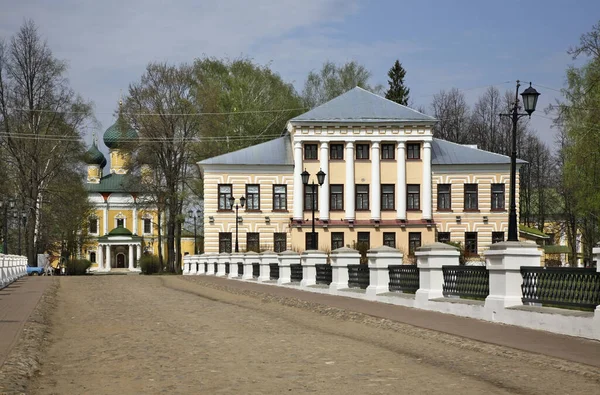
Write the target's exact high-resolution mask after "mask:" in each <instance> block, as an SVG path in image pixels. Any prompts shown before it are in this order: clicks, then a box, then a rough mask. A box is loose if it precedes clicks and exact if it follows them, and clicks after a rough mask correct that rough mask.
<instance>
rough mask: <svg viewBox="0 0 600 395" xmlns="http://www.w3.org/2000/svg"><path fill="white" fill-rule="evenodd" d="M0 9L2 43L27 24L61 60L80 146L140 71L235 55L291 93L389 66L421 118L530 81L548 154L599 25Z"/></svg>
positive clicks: (382, 72) (180, 1) (310, 5)
mask: <svg viewBox="0 0 600 395" xmlns="http://www.w3.org/2000/svg"><path fill="white" fill-rule="evenodd" d="M0 9H1V10H2V12H1V13H0V38H9V37H10V36H12V35H13V34H14V33H15V32H17V31H18V29H19V27H20V26H21V25H22V23H23V21H24V20H25V19H32V20H33V21H34V22H35V23H36V25H37V26H38V29H39V33H40V35H41V36H42V37H44V38H46V39H47V42H48V45H49V46H50V48H51V49H52V51H53V53H54V55H55V56H56V57H57V58H59V59H62V60H65V61H67V63H68V65H69V70H68V78H69V80H70V83H71V86H72V88H73V89H74V90H75V91H76V92H77V93H79V94H80V95H81V96H82V97H83V98H84V99H85V100H88V101H91V102H93V104H94V109H95V116H96V119H97V120H98V124H97V125H95V126H90V127H88V128H87V129H86V131H85V133H86V136H85V139H86V142H87V143H90V142H91V140H92V137H91V136H92V133H93V132H96V133H97V134H98V135H99V136H101V135H102V133H103V132H104V130H106V128H108V127H109V126H110V125H111V124H112V123H114V121H115V116H114V114H115V110H116V109H117V107H118V101H119V96H120V92H121V90H122V91H123V92H126V91H127V89H128V86H129V84H130V83H135V82H137V81H139V80H140V78H141V76H142V74H143V72H144V69H145V67H146V65H147V64H148V63H149V62H156V61H158V62H167V63H170V64H179V63H182V62H187V63H192V62H193V61H194V59H196V58H199V57H203V56H214V57H218V58H224V57H227V58H237V57H240V56H244V57H249V58H251V59H253V60H254V61H255V62H257V63H259V64H269V65H270V67H271V69H272V70H274V71H275V72H277V73H279V74H280V75H281V77H282V78H283V79H284V80H285V81H288V82H291V83H293V85H294V86H295V87H296V89H297V90H298V91H299V92H301V90H302V87H303V85H304V81H305V79H306V76H307V75H308V73H309V72H310V71H311V70H318V69H320V67H321V65H322V64H323V63H324V62H325V61H333V62H335V63H338V64H343V63H345V62H348V61H351V60H355V61H357V62H359V63H361V64H363V65H365V66H366V67H367V68H368V69H369V70H370V71H371V72H372V78H371V81H370V82H371V83H372V84H378V83H379V84H383V85H384V86H386V87H387V71H388V70H389V69H390V67H392V65H393V63H394V61H395V60H396V59H398V60H400V62H401V63H402V65H403V67H404V68H405V70H406V80H405V82H406V85H407V86H408V87H409V88H410V97H411V102H412V103H413V105H414V107H421V106H422V107H424V108H426V109H427V110H428V111H429V112H431V108H430V104H431V100H432V97H433V94H435V93H438V92H439V91H440V90H448V89H451V88H453V87H455V88H458V89H460V90H463V91H464V93H465V95H466V98H467V101H468V103H469V104H471V105H472V104H473V103H474V102H475V101H476V100H477V97H478V96H479V95H480V94H482V93H483V91H485V89H487V87H489V86H490V85H494V86H496V87H497V88H498V89H500V91H501V92H504V91H505V90H510V91H511V92H514V89H515V83H516V80H517V79H519V80H521V81H531V82H533V84H534V86H535V88H536V89H537V90H538V91H539V92H540V93H541V96H540V99H539V102H538V110H537V111H536V112H535V113H534V114H533V117H532V118H531V125H532V127H533V128H534V129H535V131H536V133H537V134H538V135H539V136H540V138H541V139H542V141H544V142H545V143H546V144H548V145H549V146H551V147H552V146H553V145H554V142H555V134H556V131H555V130H553V129H552V128H551V124H552V121H551V117H552V114H546V113H545V112H544V111H543V109H544V108H546V107H547V106H548V105H549V104H550V103H554V102H555V101H556V100H557V99H560V98H561V95H560V93H559V92H558V90H560V89H561V88H563V87H564V82H565V70H566V68H567V67H568V66H569V65H573V64H575V65H577V64H581V62H580V61H578V62H575V61H573V60H572V59H571V57H570V56H569V55H568V54H567V52H566V51H567V49H568V48H569V47H570V46H573V45H577V44H578V43H579V38H580V36H581V35H582V34H584V33H586V32H589V31H590V30H591V29H592V26H593V25H594V24H596V23H598V22H599V21H600V1H598V0H570V1H568V0H564V1H558V0H530V1H518V0H504V1H489V0H484V1H482V0H478V1H470V0H453V1H447V0H420V1H401V0H395V1H394V0H389V1H388V0H371V1H368V0H365V1H362V0H302V1H298V0H278V1H273V0H254V1H248V0H217V1H211V0H202V1H201V0H195V1H194V0H174V1H170V2H167V1H159V0H103V1H97V0H94V1H91V0H52V1H50V0H45V1H43V0H0ZM99 140H100V148H101V150H102V151H104V152H107V149H106V147H105V146H104V144H103V143H102V142H101V139H99Z"/></svg>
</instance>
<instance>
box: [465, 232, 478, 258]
mask: <svg viewBox="0 0 600 395" xmlns="http://www.w3.org/2000/svg"><path fill="white" fill-rule="evenodd" d="M465 252H466V253H468V254H470V255H477V232H465Z"/></svg>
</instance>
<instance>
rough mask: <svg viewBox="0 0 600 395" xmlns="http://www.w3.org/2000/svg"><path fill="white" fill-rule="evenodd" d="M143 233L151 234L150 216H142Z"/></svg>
mask: <svg viewBox="0 0 600 395" xmlns="http://www.w3.org/2000/svg"><path fill="white" fill-rule="evenodd" d="M144 234H145V235H149V234H152V218H150V217H144Z"/></svg>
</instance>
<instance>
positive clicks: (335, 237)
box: [331, 232, 344, 251]
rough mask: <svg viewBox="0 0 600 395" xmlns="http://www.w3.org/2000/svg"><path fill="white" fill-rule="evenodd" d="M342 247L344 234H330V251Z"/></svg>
mask: <svg viewBox="0 0 600 395" xmlns="http://www.w3.org/2000/svg"><path fill="white" fill-rule="evenodd" d="M343 246H344V232H331V251H333V250H337V249H338V248H342V247H343Z"/></svg>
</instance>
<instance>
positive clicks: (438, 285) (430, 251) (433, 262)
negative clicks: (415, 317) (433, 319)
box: [415, 243, 460, 308]
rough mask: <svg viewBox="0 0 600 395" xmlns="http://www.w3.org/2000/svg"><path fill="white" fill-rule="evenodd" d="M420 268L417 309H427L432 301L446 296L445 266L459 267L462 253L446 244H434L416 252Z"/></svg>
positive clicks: (416, 297)
mask: <svg viewBox="0 0 600 395" xmlns="http://www.w3.org/2000/svg"><path fill="white" fill-rule="evenodd" d="M415 255H416V256H417V267H418V268H419V289H418V290H417V292H416V294H415V307H417V308H425V307H427V305H428V304H429V300H430V299H435V298H441V297H443V296H444V290H443V286H444V274H443V272H442V266H443V265H451V266H458V258H459V255H460V252H458V249H457V248H456V247H453V246H451V245H450V244H445V243H432V244H428V245H425V246H423V247H419V248H418V249H417V251H416V252H415Z"/></svg>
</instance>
